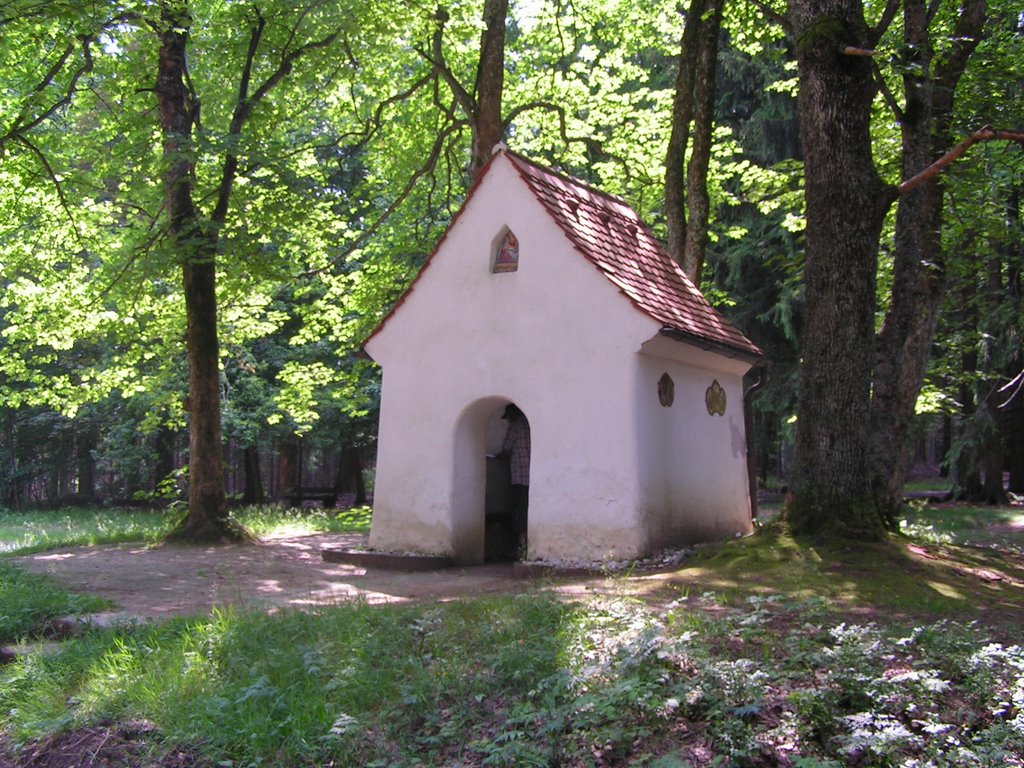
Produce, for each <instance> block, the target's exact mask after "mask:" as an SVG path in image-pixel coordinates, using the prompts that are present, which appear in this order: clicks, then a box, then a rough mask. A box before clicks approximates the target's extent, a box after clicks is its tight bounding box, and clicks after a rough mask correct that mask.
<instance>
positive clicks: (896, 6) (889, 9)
mask: <svg viewBox="0 0 1024 768" xmlns="http://www.w3.org/2000/svg"><path fill="white" fill-rule="evenodd" d="M899 10H900V0H887V2H886V4H885V9H884V10H883V11H882V15H881V16H880V17H879V19H878V23H877V24H875V26H874V27H872V28H871V29H870V30H869V32H868V43H870V44H871V47H874V46H876V45H878V41H879V40H881V39H882V35H884V34H885V33H886V30H888V29H889V27H890V26H891V25H892V22H893V19H895V18H896V14H897V13H898V12H899Z"/></svg>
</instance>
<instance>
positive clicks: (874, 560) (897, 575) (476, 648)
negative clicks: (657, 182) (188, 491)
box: [0, 507, 1024, 768]
mask: <svg viewBox="0 0 1024 768" xmlns="http://www.w3.org/2000/svg"><path fill="white" fill-rule="evenodd" d="M247 514H248V515H249V517H248V518H247V520H248V522H246V524H247V525H250V527H252V528H254V529H256V530H259V531H260V532H261V535H273V532H275V531H284V532H288V531H291V530H294V529H293V528H292V526H297V525H306V524H307V523H306V518H307V515H305V514H303V515H299V514H296V513H283V514H282V513H280V512H278V513H275V512H274V511H273V510H268V509H256V510H251V511H250V512H248V513H247ZM308 517H311V518H313V521H312V523H311V524H312V525H314V526H318V525H324V526H328V525H348V526H360V525H364V524H365V513H353V514H352V515H347V516H341V517H342V519H341V520H340V521H339V519H338V518H339V516H337V515H332V514H330V513H321V512H319V511H317V512H315V513H314V514H313V515H308ZM320 518H323V519H322V520H321V521H319V522H318V519H320ZM1021 522H1024V521H1022V520H1021V515H1020V511H1019V510H1010V509H1006V510H984V509H982V510H978V509H975V510H971V509H968V508H945V507H944V508H934V507H923V508H921V509H918V510H916V511H915V512H914V514H913V515H910V516H908V523H907V530H908V531H909V534H910V535H908V536H903V537H895V538H894V540H893V541H892V542H889V543H885V544H879V545H871V546H863V545H858V546H851V545H843V544H836V543H821V542H808V541H798V540H796V539H794V538H793V537H792V536H790V535H789V533H788V531H787V530H786V528H785V526H784V525H781V524H778V523H776V524H771V525H768V526H766V528H765V529H764V530H763V531H762V532H761V533H760V534H759V535H757V536H755V537H751V538H748V539H744V540H740V541H733V542H728V543H724V544H719V545H711V546H706V547H701V548H700V549H699V551H698V553H697V555H696V556H694V557H693V558H692V559H691V560H690V561H687V562H686V563H684V564H683V567H681V568H679V569H678V570H675V571H673V572H672V573H669V574H661V575H657V576H645V577H642V578H620V579H618V580H612V581H611V582H610V593H609V594H606V595H604V596H599V595H597V594H596V593H595V594H593V595H591V596H590V597H586V598H581V599H577V600H575V601H567V600H565V599H564V598H563V597H560V596H559V595H558V594H557V593H555V592H548V591H544V590H543V589H542V588H541V587H538V589H537V591H535V592H532V593H528V594H525V595H520V596H516V597H511V596H498V597H493V596H491V597H481V598H472V599H468V598H467V599H463V600H458V601H453V602H447V603H439V604H435V605H425V606H408V605H406V606H369V605H366V604H363V603H360V602H352V603H346V604H340V605H335V606H331V607H326V608H322V609H320V610H318V611H317V612H314V613H299V612H290V611H287V612H282V613H278V614H275V615H273V616H267V615H264V614H260V613H255V612H235V611H225V612H221V613H215V614H213V615H211V616H207V617H197V618H193V619H187V620H186V619H175V620H171V621H166V622H161V623H155V624H147V625H128V626H123V627H116V628H109V629H95V630H93V631H90V632H88V633H86V634H85V635H84V636H82V637H79V638H75V639H73V640H70V641H68V642H65V643H62V644H61V648H60V650H59V651H58V652H56V653H53V654H32V655H28V656H26V657H24V658H22V659H21V660H19V661H18V662H16V663H14V664H11V665H8V666H7V667H4V668H2V670H0V712H4V713H6V715H5V716H4V720H3V724H4V728H5V730H6V733H7V734H8V737H9V739H10V740H11V742H12V743H26V742H30V741H31V740H32V739H34V738H38V737H40V736H44V735H45V734H47V733H53V732H58V733H59V732H62V731H63V732H67V733H69V734H71V735H70V736H69V739H71V740H72V741H73V742H74V743H79V742H80V741H81V740H82V735H81V734H83V733H85V732H86V729H87V728H89V727H91V726H94V725H95V724H97V723H111V722H113V723H117V722H122V723H124V722H146V723H151V724H152V725H153V729H154V730H153V731H152V733H151V734H150V736H149V737H148V739H147V741H146V744H147V745H148V747H149V749H151V750H152V754H151V755H150V756H149V758H147V759H148V761H149V762H147V763H146V764H151V765H160V761H161V759H162V758H163V756H164V755H165V754H166V753H169V752H170V753H174V754H177V753H179V752H181V751H184V752H186V753H188V754H190V755H193V756H195V758H196V759H197V760H198V761H206V763H205V764H207V765H210V766H213V765H222V766H232V767H235V766H248V765H260V766H270V767H271V768H275V767H281V768H283V767H284V766H313V765H326V764H332V765H335V766H424V765H466V766H551V765H562V766H611V765H627V764H628V765H637V766H649V767H650V768H667V767H669V766H676V767H683V766H712V765H718V766H756V765H787V764H788V765H799V766H803V767H804V768H813V767H815V766H816V767H817V768H823V767H824V766H832V767H838V766H842V765H848V764H856V765H861V766H871V767H873V768H887V767H888V766H912V765H913V766H922V767H923V766H934V768H952V766H979V767H980V766H1004V765H1006V766H1014V765H1016V766H1021V765H1024V650H1022V649H1021V647H1020V645H1019V637H1018V635H1019V629H1020V621H1021V617H1022V616H1024V596H1022V595H1024V557H1022V556H1020V553H1019V550H1017V549H1016V547H1018V546H1019V545H1020V543H1021V536H1022V535H1024V529H1022V527H1021V526H1020V523H1021ZM993 524H995V525H997V526H998V529H997V531H996V532H995V533H994V532H992V530H991V528H990V526H991V525H993ZM925 528H927V529H928V530H930V531H939V532H941V534H942V535H941V536H938V535H923V534H922V533H921V532H922V531H923V530H924V529H925ZM999 537H1001V538H1000V539H999V541H996V539H997V538H999ZM996 543H998V544H1000V546H999V547H995V546H994V544H996ZM6 565H7V564H6V563H3V562H2V561H0V566H6ZM11 570H12V571H14V569H11ZM0 573H2V571H0ZM993 575H999V576H1000V577H1001V579H1000V580H993V579H992V578H990V577H991V576H993ZM6 583H7V582H4V584H5V586H4V593H3V600H2V603H3V605H4V606H5V611H6V605H7V602H8V598H9V595H8V591H7V587H6ZM35 588H36V587H34V586H32V585H28V586H27V587H25V588H24V592H25V593H27V594H31V592H32V591H33V589H35ZM19 589H22V588H21V587H19ZM12 594H13V591H12ZM101 741H102V742H103V744H104V745H105V746H104V748H108V747H110V746H111V745H113V744H114V743H115V742H116V739H114V738H112V737H111V734H110V733H109V732H105V733H104V735H103V738H102V740H101ZM170 762H173V761H172V760H169V763H170ZM112 764H113V763H112ZM201 764H202V763H201Z"/></svg>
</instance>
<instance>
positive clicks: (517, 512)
mask: <svg viewBox="0 0 1024 768" xmlns="http://www.w3.org/2000/svg"><path fill="white" fill-rule="evenodd" d="M501 418H503V419H505V420H506V421H507V422H508V431H507V432H506V433H505V442H504V443H503V444H502V447H501V453H500V454H498V455H499V456H501V457H502V458H507V459H508V463H509V469H510V474H511V480H512V488H511V493H512V499H511V501H512V533H513V534H514V535H515V537H516V555H517V556H518V557H520V558H522V557H525V556H526V520H527V508H528V505H529V497H530V424H529V422H527V420H526V415H525V414H524V413H523V412H522V411H521V410H519V408H518V407H517V406H516V405H515V404H514V403H509V404H508V405H506V406H505V412H504V413H503V414H502V415H501Z"/></svg>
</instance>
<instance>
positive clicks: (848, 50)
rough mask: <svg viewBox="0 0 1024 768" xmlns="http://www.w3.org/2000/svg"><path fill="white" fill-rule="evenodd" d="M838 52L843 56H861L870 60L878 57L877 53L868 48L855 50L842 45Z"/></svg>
mask: <svg viewBox="0 0 1024 768" xmlns="http://www.w3.org/2000/svg"><path fill="white" fill-rule="evenodd" d="M839 51H840V53H842V54H843V55H845V56H863V57H865V58H870V57H872V56H877V55H878V51H872V50H871V49H869V48H856V47H854V46H852V45H844V46H843V47H842V48H840V49H839Z"/></svg>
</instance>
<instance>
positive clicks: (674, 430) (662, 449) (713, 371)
mask: <svg viewBox="0 0 1024 768" xmlns="http://www.w3.org/2000/svg"><path fill="white" fill-rule="evenodd" d="M708 366H715V367H714V368H711V367H708ZM749 367H750V366H749V365H748V364H746V363H744V362H741V361H736V360H728V359H724V358H722V357H721V356H719V355H713V354H711V353H709V352H704V351H701V350H699V349H696V348H694V347H692V346H689V345H687V344H681V343H679V342H676V341H671V340H669V339H665V338H657V339H652V340H650V341H648V342H647V343H645V344H644V353H643V354H641V355H639V356H638V371H639V376H638V388H637V411H636V417H637V422H638V424H639V425H640V431H639V439H640V456H641V477H642V481H641V485H642V488H643V492H642V505H643V509H644V514H643V517H644V519H645V520H646V521H647V524H648V531H649V535H650V537H651V538H650V541H651V548H652V549H657V548H659V547H665V546H671V545H677V544H686V543H694V542H700V541H709V540H714V539H721V538H726V537H729V536H734V535H736V534H746V533H749V532H750V531H751V530H752V524H751V519H750V494H749V487H748V480H747V464H746V438H745V433H744V424H743V374H744V373H746V371H747V370H748V368H749ZM665 373H668V375H669V376H670V377H671V378H672V381H673V382H674V385H675V399H674V402H673V403H672V405H671V406H669V407H665V406H662V405H661V403H660V402H659V400H658V396H657V387H658V380H659V379H660V378H661V376H662V374H665ZM714 381H718V383H719V385H720V386H721V387H722V389H723V390H724V391H725V395H726V410H725V414H724V415H722V416H719V415H712V414H709V413H708V409H707V405H706V402H705V394H706V392H707V390H708V388H709V387H710V386H711V385H712V382H714Z"/></svg>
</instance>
